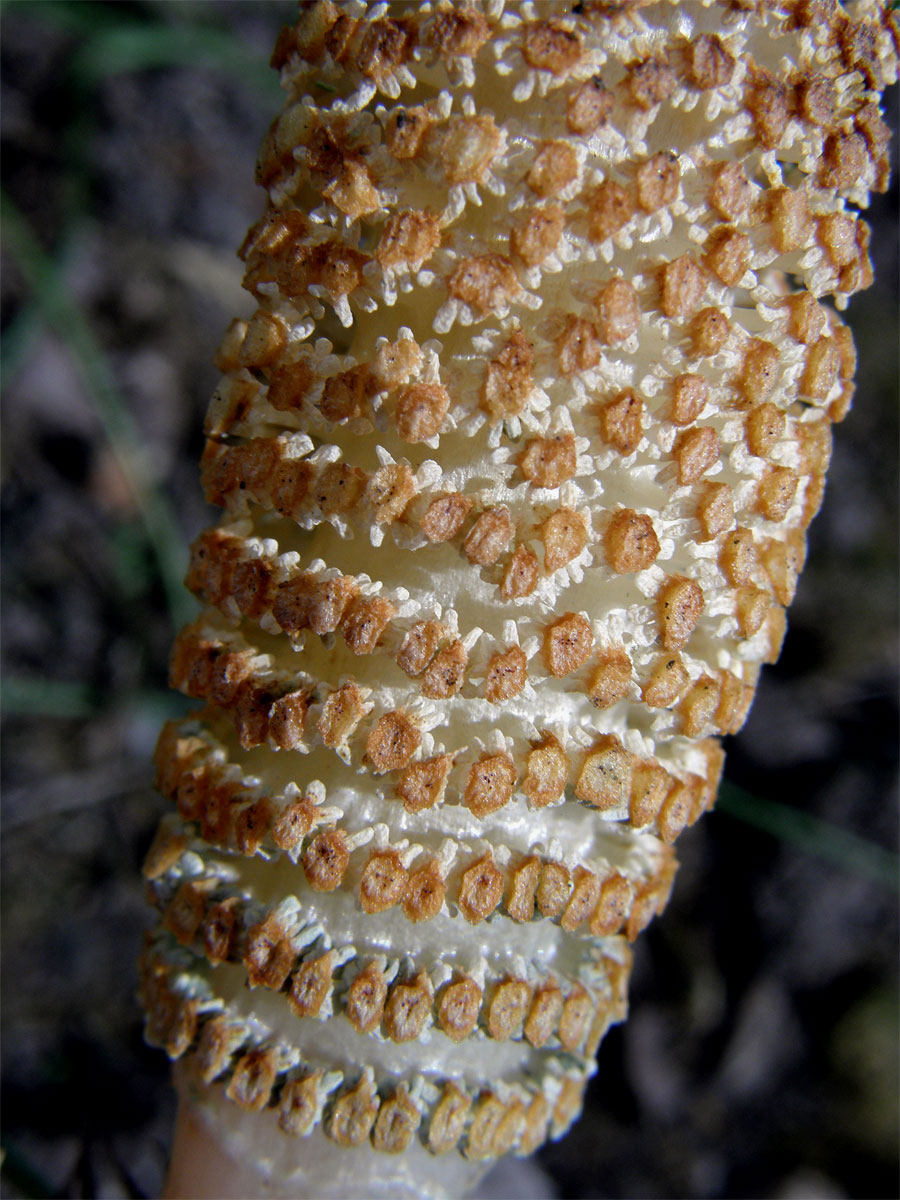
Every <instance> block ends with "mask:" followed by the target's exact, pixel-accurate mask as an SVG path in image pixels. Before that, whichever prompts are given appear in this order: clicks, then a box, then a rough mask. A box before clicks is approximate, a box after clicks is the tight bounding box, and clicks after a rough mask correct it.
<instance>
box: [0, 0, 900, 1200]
mask: <svg viewBox="0 0 900 1200" xmlns="http://www.w3.org/2000/svg"><path fill="white" fill-rule="evenodd" d="M292 13H293V6H292V5H291V4H290V3H287V2H281V0H279V2H277V3H276V2H274V0H253V2H246V0H241V2H234V3H218V2H204V3H192V2H186V0H182V2H179V3H166V2H163V0H140V2H138V0H133V2H130V3H119V4H95V3H91V2H88V0H84V2H81V3H57V2H54V0H43V2H42V3H33V2H30V0H13V2H7V3H4V4H3V6H2V9H0V34H2V48H0V63H2V139H3V140H2V151H3V160H2V173H3V189H4V197H3V210H2V216H3V228H2V235H3V263H2V265H3V272H2V281H0V302H2V331H3V343H2V381H3V404H4V408H3V441H2V477H3V488H2V515H3V555H4V570H3V581H2V586H3V691H2V699H3V764H2V783H3V830H4V832H3V843H2V901H3V904H2V921H3V929H2V932H3V959H4V961H3V966H4V970H3V979H2V983H3V1010H2V1032H3V1044H2V1101H3V1160H2V1195H3V1196H8V1197H18V1196H60V1197H77V1196H86V1197H131V1196H145V1197H150V1196H155V1195H158V1192H159V1188H160V1184H161V1178H162V1173H163V1169H164V1164H165V1157H166V1150H167V1144H168V1138H169V1134H170V1129H171V1123H172V1118H173V1108H174V1105H173V1099H172V1095H171V1093H170V1091H169V1088H168V1065H167V1063H166V1061H165V1059H164V1057H163V1056H162V1055H161V1054H160V1053H159V1052H157V1051H151V1050H149V1049H147V1048H145V1047H144V1046H143V1044H142V1041H141V1025H140V1015H139V1012H138V1009H137V1006H136V1003H135V999H134V992H135V986H136V977H135V968H134V959H135V956H136V953H137V950H138V946H139V943H140V938H141V932H142V929H143V928H144V927H145V926H146V924H147V921H148V918H147V914H146V913H145V910H144V905H143V900H142V887H141V882H140V878H139V868H140V863H141V860H142V856H143V852H144V850H145V848H146V846H147V845H148V843H149V839H150V836H151V833H152V829H153V826H154V823H155V821H156V818H157V817H158V815H159V813H160V812H161V811H162V809H163V807H164V804H163V801H162V800H161V799H159V798H158V797H154V796H153V794H152V792H151V791H150V790H149V778H150V768H149V757H150V754H151V750H152V746H153V742H154V739H155V735H156V731H157V729H158V727H159V724H160V722H161V720H162V719H163V717H164V716H165V715H167V714H171V713H173V712H178V711H182V709H181V708H180V702H179V700H178V698H177V697H173V696H170V695H169V694H168V693H167V692H166V659H167V653H168V647H169V644H170V641H171V639H172V636H173V632H174V628H175V625H176V624H177V623H179V622H180V621H181V620H183V619H184V617H185V616H187V615H190V613H191V611H192V602H191V601H190V599H189V597H187V595H186V594H183V593H182V592H181V591H180V589H179V585H178V580H179V579H180V576H181V574H182V572H183V570H184V567H185V564H186V546H187V543H188V541H189V540H190V539H191V538H193V537H194V536H195V535H196V534H197V532H198V531H199V530H200V529H201V528H202V527H203V526H204V525H206V524H207V523H209V521H210V520H211V519H212V516H213V514H212V513H211V512H210V511H209V510H207V509H206V507H205V505H204V503H203V500H202V497H201V494H200V486H199V478H198V472H197V467H196V462H197V459H198V456H199V453H200V449H201V433H200V430H201V424H202V419H203V414H204V410H205V406H206V402H207V397H208V396H209V394H210V393H211V392H212V389H213V386H214V384H215V379H216V373H215V369H214V367H213V365H212V358H213V353H214V350H215V347H216V345H217V342H218V339H219V337H220V335H221V333H222V331H223V330H224V327H225V325H226V323H227V321H228V319H229V318H230V317H231V316H232V315H234V314H235V313H237V312H243V311H247V310H248V306H249V299H248V298H246V297H244V295H243V293H242V292H241V291H240V288H239V275H240V271H239V266H238V263H237V261H236V259H235V257H234V250H235V248H236V247H237V245H238V244H239V243H240V241H241V239H242V237H243V235H244V232H245V230H246V227H247V225H248V224H249V223H250V222H251V221H252V220H253V219H255V217H256V216H257V215H258V213H259V211H260V208H261V203H262V199H261V194H260V193H258V192H257V190H256V189H255V188H254V186H253V182H252V174H253V171H252V167H253V162H254V159H255V153H256V148H257V144H258V142H259V140H260V138H261V136H262V134H263V132H264V131H265V129H266V127H267V125H268V123H269V121H270V119H271V117H272V116H273V115H274V112H275V111H276V110H277V107H278V105H279V92H278V88H277V84H276V82H275V79H274V76H273V75H272V74H271V73H269V72H268V70H267V68H266V66H265V64H266V61H267V58H268V53H269V49H270V47H271V45H272V43H273V41H274V37H275V34H276V32H277V30H278V28H279V26H280V25H281V24H282V23H283V22H284V21H287V20H290V19H291V17H292ZM895 92H896V89H895ZM892 104H893V107H892V108H891V110H890V111H891V116H890V119H891V121H892V123H893V125H894V127H895V128H896V94H895V95H894V96H893V98H892ZM895 179H896V172H895ZM872 222H873V226H874V238H873V241H874V248H875V257H876V272H877V281H876V284H875V286H874V287H873V288H872V289H871V290H870V291H869V292H867V293H866V294H864V295H863V296H861V297H859V298H858V299H857V300H856V301H855V303H854V304H853V305H852V306H851V309H850V321H851V324H852V325H853V327H854V331H855V334H856V339H857V344H858V347H859V351H860V359H861V368H860V376H859V389H858V392H857V400H856V405H855V408H854V410H853V412H852V413H851V414H850V416H849V418H848V419H847V421H846V422H845V423H844V425H843V426H841V427H840V428H839V429H838V430H837V438H836V453H835V461H834V466H833V473H832V477H831V483H830V487H829V492H828V496H827V499H826V503H825V507H824V509H823V511H822V513H821V515H820V516H819V517H818V519H817V520H816V522H815V524H814V525H813V527H812V531H811V539H810V541H811V553H810V563H809V566H808V567H807V570H806V574H805V577H804V580H803V582H802V584H801V588H800V592H799V595H798V597H797V600H796V603H795V605H794V608H793V610H792V613H791V629H790V634H789V636H788V640H787V643H786V645H785V650H784V655H783V657H782V659H781V662H780V663H779V664H778V666H776V667H774V668H769V669H768V671H767V673H766V674H765V675H764V680H763V684H762V687H761V689H760V694H759V697H758V699H757V702H756V705H755V707H754V710H753V713H752V715H751V718H750V721H749V723H748V725H747V728H746V730H745V731H744V733H742V734H741V736H740V737H739V738H737V739H735V740H734V742H733V744H732V746H731V747H730V755H729V763H728V783H727V785H726V787H725V789H724V791H723V796H722V801H721V803H720V806H719V809H718V811H717V812H716V813H715V814H713V815H712V816H711V817H710V818H709V819H707V820H705V821H704V822H702V823H701V825H700V826H699V827H698V828H695V829H694V830H693V831H691V832H690V833H689V834H687V835H685V837H684V838H683V839H682V841H681V842H680V843H679V848H680V853H681V855H682V858H683V862H684V865H683V868H682V871H681V873H680V876H679V881H678V885H677V887H676V891H675V895H674V899H673V901H672V904H671V907H670V909H669V912H668V914H667V915H666V917H665V919H663V920H662V921H659V922H657V923H656V924H655V925H654V926H653V927H652V928H651V930H650V931H649V933H648V934H647V935H645V937H644V938H643V939H642V942H641V944H640V946H639V949H638V952H637V968H636V975H635V981H634V988H633V1001H632V1017H631V1019H630V1021H629V1022H628V1024H627V1025H626V1026H624V1027H622V1028H619V1029H617V1030H615V1031H614V1032H613V1033H612V1034H611V1035H610V1036H609V1037H608V1039H607V1041H606V1042H605V1044H604V1045H603V1047H602V1048H601V1052H600V1065H599V1072H598V1075H597V1077H596V1080H595V1081H594V1083H593V1085H592V1087H591V1090H590V1094H589V1102H588V1109H587V1113H586V1115H585V1118H584V1119H583V1120H582V1121H581V1122H580V1123H579V1124H578V1125H577V1126H576V1127H575V1129H574V1130H573V1131H572V1133H571V1134H570V1135H569V1136H568V1137H567V1138H566V1139H564V1140H563V1141H561V1142H559V1143H557V1144H556V1145H553V1146H550V1147H548V1148H547V1149H546V1150H545V1151H544V1152H542V1154H541V1155H540V1167H541V1168H542V1170H543V1172H544V1173H545V1176H546V1178H542V1177H541V1176H540V1175H539V1174H537V1173H535V1172H532V1175H531V1176H530V1177H529V1179H527V1180H526V1179H525V1177H517V1178H516V1179H515V1182H513V1177H512V1176H502V1175H501V1176H499V1177H495V1181H494V1182H495V1185H496V1186H495V1188H494V1191H495V1194H496V1195H498V1196H500V1195H503V1194H504V1186H508V1187H509V1192H508V1193H507V1194H510V1195H511V1194H513V1192H515V1193H516V1194H517V1195H524V1194H525V1191H526V1188H527V1187H532V1188H534V1189H535V1193H534V1194H538V1192H541V1194H543V1195H554V1194H555V1195H558V1196H561V1197H562V1196H565V1197H580V1196H584V1197H587V1196H598V1197H599V1196H603V1197H780V1198H784V1200H788V1198H792V1200H800V1198H802V1197H815V1198H818V1200H830V1198H835V1200H837V1198H840V1197H880V1196H884V1197H893V1196H896V1195H897V1194H898V1162H897V1157H898V1156H897V1130H898V1111H897V1109H898V1077H897V1071H898V1046H897V1028H898V1022H897V1015H898V1011H897V1010H898V988H897V859H896V857H895V852H896V841H897V810H896V790H895V789H896V782H897V475H896V457H897V441H898V437H897V434H898V430H897V346H898V300H897V297H898V277H897V249H898V236H897V191H896V185H895V188H894V190H893V191H892V192H891V193H890V194H889V195H888V196H886V197H879V198H877V200H876V203H875V206H874V208H873V210H872ZM504 1180H506V1181H507V1183H506V1184H504ZM541 1189H543V1190H542V1191H541Z"/></svg>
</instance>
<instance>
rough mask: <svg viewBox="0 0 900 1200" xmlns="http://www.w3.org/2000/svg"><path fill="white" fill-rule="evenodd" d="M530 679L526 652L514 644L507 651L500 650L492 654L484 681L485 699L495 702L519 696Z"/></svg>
mask: <svg viewBox="0 0 900 1200" xmlns="http://www.w3.org/2000/svg"><path fill="white" fill-rule="evenodd" d="M527 681H528V663H527V659H526V658H525V653H524V651H523V650H521V649H520V648H519V647H518V646H512V647H511V648H510V649H509V650H507V651H506V652H505V653H501V652H500V651H499V650H498V651H497V652H496V653H494V654H492V655H491V660H490V662H489V663H488V667H487V673H486V675H485V681H484V695H485V699H487V700H490V701H491V702H492V703H493V704H499V703H500V702H501V701H503V700H511V699H512V698H513V697H514V696H518V695H519V693H520V692H521V691H522V689H523V688H524V687H525V684H526V683H527Z"/></svg>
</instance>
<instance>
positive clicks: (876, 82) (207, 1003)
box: [142, 0, 897, 1195]
mask: <svg viewBox="0 0 900 1200" xmlns="http://www.w3.org/2000/svg"><path fill="white" fill-rule="evenodd" d="M896 45H897V30H896V26H895V24H894V17H893V16H892V14H890V13H889V12H888V9H887V7H886V6H883V5H879V4H877V3H860V4H857V5H847V6H846V7H842V6H841V5H839V4H837V3H835V2H833V0H783V2H768V0H765V2H764V0H759V2H756V0H732V2H725V0H709V2H698V3H695V4H690V5H685V4H676V3H674V2H669V0H661V2H659V3H644V2H642V0H633V2H626V0H623V2H620V3H615V2H602V0H582V2H581V3H578V4H570V3H552V2H549V0H543V2H542V3H539V4H531V3H521V4H515V3H506V4H504V3H503V0H484V2H483V3H471V4H449V3H442V2H438V3H424V4H414V5H413V4H410V5H404V4H391V5H388V4H381V3H380V4H370V5H365V4H362V3H359V2H357V0H347V2H346V3H340V4H339V3H332V2H331V0H320V2H319V3H314V4H304V5H302V6H301V11H300V16H299V19H298V22H297V24H296V25H295V26H294V27H292V28H289V29H285V30H284V31H283V32H282V34H281V36H280V37H279V39H278V44H277V47H276V51H275V55H274V59H273V63H274V65H275V66H277V67H278V68H279V69H280V70H281V74H282V80H283V83H284V87H285V90H286V93H287V100H286V103H285V107H284V110H283V112H282V113H281V115H280V116H279V118H278V119H277V120H276V121H275V123H274V124H273V126H272V128H271V130H270V131H269V133H268V135H267V136H266V138H265V140H264V143H263V147H262V150H261V153H260V157H259V162H258V164H257V177H258V180H259V182H260V184H261V185H262V186H263V187H264V188H265V189H266V191H267V194H268V201H269V202H268V207H267V209H266V212H265V214H264V215H263V217H262V218H261V219H260V221H259V222H257V224H256V225H255V226H254V227H253V228H252V229H251V230H250V232H249V234H248V235H247V238H246V240H245V243H244V246H243V248H242V256H243V259H244V262H245V265H246V275H245V286H246V287H247V288H248V289H249V291H250V292H251V293H252V294H253V296H254V297H255V299H256V302H257V309H256V311H255V313H254V314H253V315H252V316H251V317H250V318H249V319H248V320H240V321H236V322H234V323H233V325H232V326H231V328H230V329H229V331H228V333H227V335H226V337H225V340H224V342H223V345H222V347H221V350H220V352H219V357H218V365H219V367H220V368H221V370H222V373H223V375H222V381H221V383H220V386H219V388H218V390H217V392H216V394H215V397H214V399H213V401H212V404H211V407H210V411H209V418H208V426H207V434H208V439H209V440H208V443H207V448H206V451H205V453H204V456H203V466H202V470H203V481H204V486H205V489H206V493H207V496H208V498H209V499H210V500H211V501H212V502H213V503H215V504H218V505H221V506H222V507H223V509H224V514H223V517H222V520H221V522H220V524H219V525H218V526H217V527H216V528H215V529H212V530H210V531H209V532H207V533H205V534H204V535H203V536H202V537H200V538H199V539H198V541H197V542H196V543H195V545H194V547H193V553H192V559H191V566H190V570H189V574H188V586H189V587H190V588H191V589H192V591H193V592H194V593H195V594H196V595H197V596H198V597H199V598H200V599H201V600H202V601H203V603H204V605H205V606H206V607H205V609H204V612H203V614H202V616H201V617H200V618H199V619H198V621H197V622H195V623H194V624H193V625H191V626H189V627H188V628H186V629H185V630H184V631H183V632H182V633H181V635H180V636H179V638H178V641H177V643H176V647H175V650H174V653H173V658H172V681H173V684H174V685H175V686H176V687H178V688H179V689H181V690H182V691H184V692H185V693H186V694H187V695H189V696H192V697H194V698H196V699H197V700H198V702H200V704H201V708H200V710H199V711H198V712H197V713H196V714H194V715H193V716H192V717H191V718H189V719H188V720H186V721H183V722H176V723H172V724H170V725H169V726H167V727H166V729H165V730H164V732H163V735H162V737H161V739H160V744H159V749H158V754H157V767H158V784H159V787H160V789H161V790H162V792H163V793H164V794H165V795H166V796H168V797H170V798H171V799H172V801H173V804H174V806H175V808H176V809H177V814H173V815H172V816H171V817H169V818H167V819H166V820H165V821H164V823H163V825H162V827H161V829H160V832H159V835H158V837H157V839H156V841H155V842H154V845H153V847H152V849H151V852H150V855H149V857H148V861H147V866H146V873H147V875H148V878H149V888H150V895H151V898H152V901H153V903H154V904H155V905H156V906H157V908H158V910H159V913H160V921H159V926H158V929H157V930H156V932H155V933H154V934H153V935H152V937H151V938H150V940H149V941H148V946H147V950H146V953H145V956H144V961H143V984H142V990H143V997H144V1002H145V1004H146V1007H147V1010H148V1025H147V1031H148V1037H149V1038H150V1040H151V1041H153V1042H155V1043H157V1044H160V1045H162V1046H164V1047H165V1049H166V1050H167V1052H168V1053H169V1055H170V1056H171V1057H172V1058H179V1059H182V1062H183V1079H184V1080H185V1081H186V1082H185V1087H186V1088H187V1089H188V1090H189V1091H190V1092H191V1093H192V1094H193V1096H194V1097H195V1099H196V1100H197V1101H198V1103H200V1104H201V1105H203V1106H205V1107H206V1108H207V1109H209V1110H210V1111H213V1110H214V1111H215V1112H216V1113H217V1118H216V1119H217V1120H218V1121H219V1123H220V1129H221V1131H222V1139H223V1142H224V1144H226V1145H227V1146H228V1147H229V1152H230V1153H231V1154H232V1155H234V1156H236V1157H238V1158H243V1159H244V1162H245V1164H247V1163H249V1164H250V1165H251V1166H253V1164H254V1163H256V1164H257V1165H258V1169H259V1171H260V1173H261V1175H263V1176H269V1177H271V1178H279V1179H282V1180H286V1181H291V1180H293V1185H294V1186H300V1185H301V1184H304V1181H305V1184H304V1186H307V1187H314V1186H318V1187H319V1191H318V1192H317V1193H316V1194H324V1192H325V1189H326V1188H329V1187H330V1188H331V1189H332V1191H333V1194H340V1193H341V1188H344V1190H345V1191H346V1190H347V1189H348V1188H352V1184H350V1183H348V1180H352V1179H353V1178H354V1175H357V1177H358V1172H359V1170H360V1169H365V1170H373V1171H374V1174H373V1175H372V1176H371V1178H372V1180H373V1181H374V1182H373V1183H372V1185H371V1186H372V1188H374V1187H375V1186H376V1184H377V1186H382V1185H383V1186H384V1187H385V1188H389V1189H390V1188H393V1189H394V1190H393V1194H395V1195H399V1194H404V1192H403V1189H404V1188H406V1189H407V1191H408V1193H409V1194H410V1195H415V1194H419V1193H421V1194H438V1193H439V1192H440V1191H441V1189H442V1188H443V1190H444V1191H447V1192H451V1193H452V1192H453V1191H454V1189H456V1191H457V1194H458V1192H459V1191H460V1190H461V1188H462V1186H463V1184H464V1182H465V1179H464V1177H463V1175H460V1174H457V1173H454V1171H451V1170H450V1169H449V1168H447V1169H446V1170H444V1169H443V1168H440V1167H435V1166H433V1165H429V1164H430V1163H431V1162H432V1160H431V1159H430V1157H429V1156H430V1155H441V1154H451V1153H452V1154H457V1153H461V1154H462V1155H463V1156H464V1157H465V1158H466V1159H468V1160H471V1161H473V1162H476V1163H478V1162H481V1161H483V1160H490V1159H492V1158H494V1157H496V1156H498V1155H502V1154H505V1153H507V1152H510V1151H511V1152H513V1153H517V1154H528V1153H530V1152H531V1151H532V1150H533V1149H534V1148H535V1147H536V1146H537V1145H539V1144H540V1143H541V1141H543V1140H544V1139H545V1138H546V1137H557V1136H559V1135H560V1134H561V1133H562V1132H564V1131H565V1129H566V1128H567V1127H568V1125H569V1124H570V1122H571V1121H572V1120H573V1119H574V1117H575V1116H576V1115H577V1113H578V1111H579V1107H580V1098H581V1095H582V1092H583V1090H584V1086H585V1084H586V1082H587V1080H588V1078H589V1077H590V1075H591V1073H592V1070H593V1057H594V1052H595V1049H596V1046H597V1043H598V1041H599V1039H600V1038H601V1037H602V1035H603V1033H604V1032H605V1030H606V1028H607V1027H608V1026H609V1024H610V1023H611V1022H613V1021H617V1020H621V1019H622V1018H623V1016H624V1013H625V991H626V984H627V976H628V971H629V965H630V951H629V943H630V942H631V941H633V940H634V938H635V937H636V936H637V935H638V934H639V933H640V931H641V930H642V929H643V928H644V927H645V926H646V924H647V923H648V922H649V921H650V920H651V919H652V918H653V916H654V915H655V914H657V913H658V912H660V911H661V910H662V908H663V907H664V905H665V903H666V900H667V898H668V894H669V891H670V888H671V885H672V880H673V876H674V871H675V865H676V862H675V856H674V852H673V850H672V848H671V847H672V843H673V842H674V841H675V840H676V838H677V836H678V835H679V833H680V832H681V831H682V830H683V829H684V828H685V827H686V826H688V825H690V824H692V823H693V822H694V821H696V820H697V818H698V817H699V816H700V815H701V814H702V813H703V812H704V811H705V810H706V809H708V808H709V807H710V806H711V805H712V804H713V802H714V799H715V793H716V786H717V780H718V776H719V773H720V770H721V765H722V752H721V750H720V748H719V741H718V738H719V737H720V735H722V734H728V733H733V732H735V731H736V730H737V729H738V728H740V726H741V724H742V723H743V721H744V719H745V717H746V714H747V711H748V708H749V705H750V703H751V701H752V698H753V692H754V688H755V685H756V680H757V676H758V673H759V669H760V666H761V665H762V664H763V663H765V662H771V661H773V660H774V659H775V658H776V657H777V655H778V652H779V648H780V645H781V640H782V637H783V634H784V629H785V617H784V610H785V608H786V606H787V605H788V604H789V603H790V601H791V598H792V597H793V594H794V590H795V587H796V583H797V577H798V574H799V572H800V570H801V568H802V565H803V560H804V554H805V530H806V527H807V526H808V524H809V522H810V521H811V520H812V518H813V516H814V515H815V513H816V511H817V509H818V507H819V504H820V502H821V498H822V490H823V483H824V476H825V471H826V468H827V465H828V459H829V454H830V445H831V425H832V423H834V422H836V421H840V420H842V419H843V417H844V416H845V414H846V412H847V410H848V407H849V405H850V400H851V396H852V392H853V382H852V379H853V371H854V351H853V345H852V340H851V338H850V335H849V332H848V330H847V328H846V327H845V326H844V325H843V324H842V322H841V320H840V317H839V316H838V315H837V313H836V311H835V308H834V307H832V306H831V305H830V304H827V303H823V300H825V299H826V298H829V297H832V298H833V299H834V301H835V304H836V307H837V308H838V309H841V308H842V307H843V306H844V303H845V301H846V298H847V297H848V296H849V295H850V294H851V293H853V292H854V291H856V290H858V289H859V288H861V287H865V286H866V285H867V283H868V282H869V280H870V278H871V268H870V264H869V258H868V255H867V250H866V246H867V239H868V231H867V228H866V226H865V224H864V223H863V222H862V221H861V220H860V219H859V217H858V216H857V215H856V211H855V210H856V209H857V208H858V207H860V206H863V205H865V204H866V202H867V199H868V195H869V192H870V191H872V190H883V189H884V187H885V186H886V175H887V156H886V145H885V143H886V130H885V126H884V124H883V122H882V120H881V117H880V114H879V99H880V92H881V90H882V89H883V87H884V86H885V84H886V83H888V82H890V81H892V80H893V79H894V78H895V77H896ZM246 1113H253V1114H255V1115H254V1116H253V1118H252V1121H251V1118H250V1117H249V1116H246V1115H245V1114H246ZM251 1129H252V1131H253V1132H252V1135H251V1133H250V1132H248V1131H249V1130H251ZM322 1134H324V1136H325V1138H326V1139H327V1140H329V1141H330V1142H331V1143H333V1144H334V1145H335V1146H337V1147H356V1148H357V1149H356V1152H355V1154H354V1153H347V1154H342V1155H341V1154H338V1155H337V1156H335V1155H334V1154H333V1153H332V1152H331V1151H329V1155H328V1156H326V1157H323V1155H324V1154H325V1152H324V1150H320V1152H317V1153H318V1154H319V1163H320V1169H321V1171H322V1172H324V1174H321V1173H320V1175H319V1176H316V1175H314V1174H310V1173H309V1169H308V1168H309V1159H310V1156H309V1155H307V1156H306V1158H307V1164H306V1166H304V1167H303V1168H300V1167H297V1166H296V1163H298V1162H300V1161H301V1160H302V1159H303V1155H298V1153H297V1151H296V1145H297V1143H296V1139H297V1138H303V1137H306V1136H307V1135H309V1136H310V1137H313V1138H319V1139H321V1135H322ZM324 1144H325V1143H321V1145H324ZM363 1148H365V1150H363ZM375 1152H380V1153H381V1154H382V1155H388V1156H389V1155H393V1156H394V1158H387V1157H385V1158H383V1159H382V1160H380V1161H382V1163H383V1165H381V1166H378V1167H377V1168H371V1167H366V1168H360V1166H359V1165H358V1164H359V1163H360V1162H362V1161H364V1159H363V1158H361V1157H359V1156H361V1155H363V1154H365V1161H367V1162H368V1161H369V1159H368V1156H369V1155H372V1154H374V1153H375ZM325 1163H327V1166H324V1165H322V1164H325ZM390 1163H394V1164H395V1165H393V1166H391V1165H389V1164H390ZM354 1164H356V1165H354ZM398 1164H399V1165H398ZM311 1181H312V1182H311Z"/></svg>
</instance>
